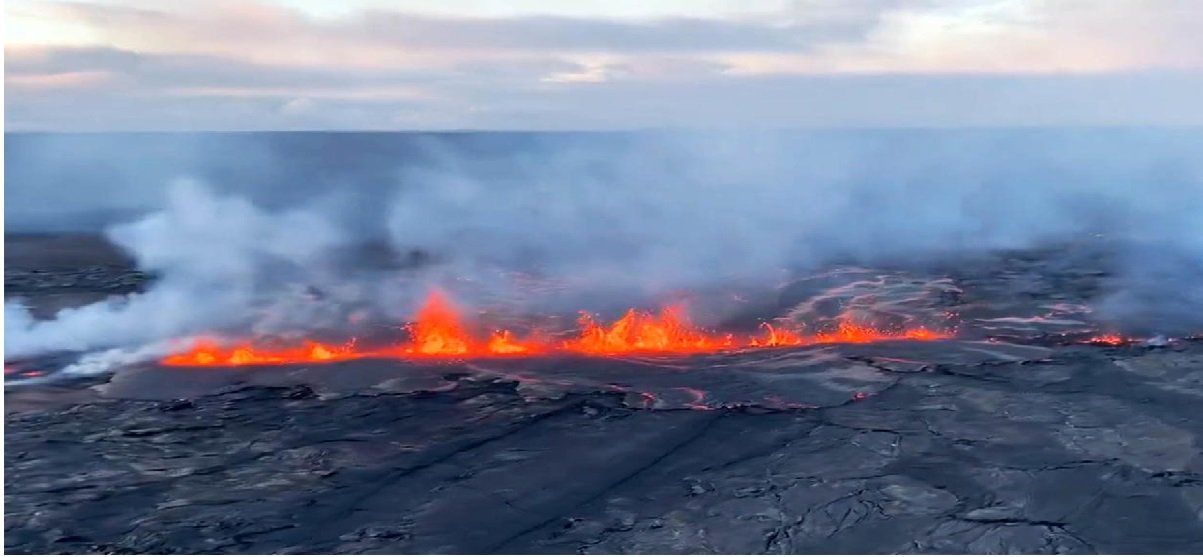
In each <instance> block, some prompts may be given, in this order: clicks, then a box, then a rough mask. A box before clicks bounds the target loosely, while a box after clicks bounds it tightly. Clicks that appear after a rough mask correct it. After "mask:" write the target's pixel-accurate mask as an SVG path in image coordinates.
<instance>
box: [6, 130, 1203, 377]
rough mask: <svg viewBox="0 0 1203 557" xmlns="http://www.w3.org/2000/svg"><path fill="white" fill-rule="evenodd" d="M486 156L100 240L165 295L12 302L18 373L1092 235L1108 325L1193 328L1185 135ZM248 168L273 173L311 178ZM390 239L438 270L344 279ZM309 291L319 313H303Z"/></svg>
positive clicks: (703, 141)
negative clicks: (356, 255) (81, 359)
mask: <svg viewBox="0 0 1203 557" xmlns="http://www.w3.org/2000/svg"><path fill="white" fill-rule="evenodd" d="M907 134H910V135H907ZM1108 134H1110V135H1108ZM1098 138H1102V139H1098ZM240 141H245V139H240ZM328 141H330V142H332V145H334V143H333V142H339V141H343V140H342V139H340V138H339V137H338V136H333V137H331V138H330V139H328ZM346 141H348V142H351V143H355V142H359V143H358V144H357V145H360V146H362V143H363V141H364V140H363V139H354V138H352V139H347V140H346ZM377 141H380V142H382V143H383V142H385V141H386V140H385V139H377ZM457 141H458V142H459V143H457ZM473 141H475V140H473V139H471V138H460V139H458V140H456V139H444V140H438V139H430V138H420V139H417V140H413V142H412V143H409V144H406V147H405V153H406V160H404V161H400V162H398V161H397V160H395V159H392V158H389V157H383V156H382V157H381V159H379V160H378V159H371V160H368V159H363V158H362V157H363V156H365V155H363V153H362V152H356V153H355V154H354V156H353V157H352V158H351V159H349V160H350V161H351V162H347V163H346V164H347V165H349V166H350V167H351V168H352V170H354V171H355V172H358V173H359V175H360V177H361V178H362V179H363V180H364V181H366V182H367V183H355V181H354V180H351V181H348V180H347V177H346V176H343V175H340V176H336V177H335V178H330V177H329V176H327V177H325V178H322V177H321V176H320V175H317V174H309V175H306V176H290V175H289V174H288V173H287V172H285V171H284V170H281V169H280V168H274V169H273V170H272V173H271V174H268V175H265V174H262V173H260V174H257V175H245V173H244V175H243V176H242V179H244V180H247V181H248V182H254V181H256V180H260V181H268V182H271V181H275V182H281V183H283V184H284V185H281V184H276V185H275V186H273V187H270V188H267V187H264V188H260V189H255V188H253V187H248V189H246V190H245V191H242V192H240V193H238V192H234V191H233V189H232V188H231V186H230V185H229V184H224V185H223V184H221V183H218V187H219V188H221V189H220V190H218V191H211V190H209V189H206V188H204V187H201V186H198V185H196V184H189V183H183V184H177V185H176V186H174V187H172V188H171V189H170V190H169V192H170V193H169V195H168V196H167V200H166V203H165V205H164V208H163V209H162V210H160V211H158V212H155V213H152V214H151V215H149V216H146V217H145V218H143V219H141V220H137V221H134V222H131V223H127V224H120V225H116V226H112V227H110V228H109V229H108V232H107V233H108V235H109V237H110V238H111V239H112V240H113V241H114V242H116V243H117V244H118V245H120V246H121V247H123V248H124V249H126V250H128V251H129V252H130V253H131V254H133V255H134V256H135V257H136V258H137V260H138V262H139V265H140V266H141V267H142V268H144V269H147V270H151V271H155V272H157V273H158V274H159V275H160V276H161V279H160V280H159V281H158V282H157V283H156V284H155V286H154V287H153V288H152V289H151V290H150V291H148V292H146V293H144V294H137V295H132V296H128V297H125V298H122V299H117V300H112V301H106V302H102V303H98V304H94V305H90V306H86V307H82V308H77V309H68V310H63V311H62V312H61V313H59V314H58V315H57V316H56V317H55V318H54V319H52V320H49V321H42V322H38V321H34V320H32V319H31V318H30V316H29V315H28V313H27V312H25V311H24V310H23V309H22V308H20V307H19V305H18V304H15V303H11V302H10V303H6V306H5V340H6V343H7V349H6V350H7V354H6V356H9V357H11V356H20V355H30V354H37V353H41V352H47V351H53V350H89V349H97V348H109V347H119V346H141V345H145V344H147V343H154V342H158V341H163V340H166V339H171V338H178V337H183V336H188V335H192V334H199V333H204V332H207V331H212V330H254V331H274V332H280V331H289V330H304V329H310V330H312V329H315V328H322V327H338V326H345V324H346V322H347V319H348V316H349V315H350V314H351V313H352V312H355V311H359V312H367V313H370V314H372V315H373V316H375V317H379V318H380V319H382V320H389V319H393V320H395V319H398V318H401V317H403V316H405V315H406V314H407V313H408V312H409V311H410V310H411V309H412V308H413V305H414V303H415V300H414V299H413V298H414V296H415V294H416V293H417V292H418V291H419V290H420V289H421V288H424V287H425V286H426V285H429V284H432V283H440V284H443V285H444V286H447V285H448V284H454V283H455V282H456V281H463V280H465V279H469V280H472V281H474V284H475V285H476V286H475V287H474V288H475V289H474V290H472V291H471V292H469V293H466V296H467V297H468V299H469V301H472V300H473V296H477V297H487V296H495V295H513V293H514V290H515V289H514V288H513V285H512V284H511V283H510V282H508V281H509V280H511V278H512V275H509V274H507V273H506V272H504V271H505V270H513V269H519V270H526V271H531V272H537V273H539V274H540V275H542V276H544V277H546V278H548V279H550V280H553V281H556V282H557V283H559V284H561V285H563V292H564V293H565V294H564V295H562V296H560V297H556V296H548V297H544V298H540V299H537V300H533V301H531V300H528V301H527V303H536V302H537V303H540V304H543V305H544V306H547V305H557V304H562V307H560V308H557V309H568V308H571V309H579V308H581V307H595V306H594V305H592V304H593V303H594V302H598V301H604V300H610V301H615V300H621V302H619V303H624V304H629V303H630V300H632V299H635V298H639V297H648V296H656V295H658V294H662V293H664V292H667V291H670V290H673V289H704V288H708V287H711V286H714V285H717V284H721V283H723V282H725V281H732V280H740V279H746V280H751V281H755V280H762V281H767V280H769V277H773V276H775V275H776V274H777V273H779V272H780V271H781V270H782V269H783V268H794V269H797V268H800V267H814V266H818V265H822V264H824V263H828V262H831V261H836V260H840V261H850V260H851V261H860V262H866V263H872V262H874V261H881V260H883V259H891V260H898V259H922V258H926V257H931V256H947V255H962V254H967V253H970V254H971V253H980V252H984V251H987V250H993V249H998V248H1023V247H1030V246H1038V245H1041V244H1044V243H1047V242H1050V241H1061V240H1066V239H1070V238H1072V237H1074V236H1075V235H1080V234H1087V233H1102V234H1106V235H1107V236H1108V237H1110V238H1115V239H1116V240H1118V241H1119V242H1120V245H1121V246H1122V248H1121V252H1120V262H1121V267H1120V268H1119V269H1118V270H1117V273H1118V274H1117V276H1116V277H1114V280H1113V283H1112V284H1111V289H1110V291H1109V293H1108V295H1107V297H1106V298H1105V299H1104V300H1102V301H1101V304H1100V306H1101V308H1102V310H1103V311H1104V313H1105V315H1106V316H1108V317H1110V318H1112V319H1115V320H1117V321H1118V322H1120V323H1125V324H1130V325H1131V326H1132V327H1140V328H1148V329H1156V330H1158V331H1159V332H1166V333H1180V332H1197V331H1198V330H1199V329H1200V328H1203V311H1201V310H1203V282H1200V281H1199V280H1198V279H1199V278H1200V273H1201V272H1203V170H1201V166H1200V162H1199V161H1203V156H1201V155H1203V141H1200V137H1199V134H1198V133H1195V132H1182V133H1178V132H1166V131H1160V132H1154V131H1147V132H1146V131H1122V132H1118V131H1099V132H1087V131H1083V132H1072V133H1071V132H1052V131H1043V132H1035V131H1033V132H1018V131H996V132H872V133H870V132H855V133H854V132H846V133H827V134H797V133H744V134H736V133H722V134H719V133H714V134H701V133H693V134H635V135H619V136H600V137H590V136H571V135H569V136H557V135H550V136H543V138H542V139H536V140H528V141H530V143H528V144H522V145H518V146H516V147H505V148H503V147H499V146H497V145H495V144H487V142H486V144H479V143H473ZM332 148H333V147H332ZM273 156H275V157H278V158H275V159H273V158H272V157H273ZM354 157H361V158H354ZM254 158H255V160H258V161H263V160H269V161H272V163H273V164H276V165H278V166H281V167H287V165H289V164H293V163H294V162H296V161H299V160H302V159H300V158H298V157H296V155H295V154H291V155H287V154H286V155H281V154H279V153H276V154H275V155H272V156H267V155H263V154H262V153H259V154H256V155H254ZM385 159H387V160H385ZM328 164H329V165H332V166H337V165H339V164H340V163H339V162H337V161H335V162H329V163H328ZM385 168H387V169H388V171H385V170H383V169H385ZM198 174H200V175H205V173H204V172H200V173H198ZM208 174H210V175H209V176H208V178H209V179H210V180H213V179H214V177H213V176H212V173H211V172H210V173H208ZM233 174H236V175H237V174H238V173H237V172H234V173H233ZM265 176H266V177H265ZM294 184H295V186H294ZM249 185H253V184H248V186H249ZM10 187H11V186H10ZM143 189H145V188H143ZM252 200H253V203H252ZM380 234H384V235H386V236H387V238H388V240H389V242H390V243H391V245H392V246H393V247H394V248H395V249H396V250H397V251H399V252H401V253H409V252H422V253H429V254H433V255H434V256H435V260H436V261H437V264H434V265H432V266H430V267H428V268H426V269H425V270H423V271H421V272H419V273H410V274H405V275H404V276H401V275H398V274H395V273H385V274H375V275H371V274H364V275H361V274H355V273H353V272H352V271H351V270H349V269H348V267H346V260H345V258H344V257H342V256H344V255H345V252H346V250H347V249H348V247H349V246H351V245H353V244H355V243H357V242H359V241H362V240H365V239H367V238H369V237H374V236H377V235H380ZM314 288H316V289H317V291H318V292H321V296H318V297H316V298H317V299H314V297H312V296H309V297H307V296H306V295H305V292H310V291H312V290H313V289H314Z"/></svg>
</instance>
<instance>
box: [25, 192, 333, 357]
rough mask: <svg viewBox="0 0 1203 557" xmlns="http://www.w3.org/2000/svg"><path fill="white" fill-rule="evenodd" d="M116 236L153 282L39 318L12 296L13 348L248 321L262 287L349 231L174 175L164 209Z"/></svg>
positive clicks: (282, 280)
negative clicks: (125, 293)
mask: <svg viewBox="0 0 1203 557" xmlns="http://www.w3.org/2000/svg"><path fill="white" fill-rule="evenodd" d="M108 236H109V238H110V240H111V241H113V242H114V243H115V244H117V245H118V246H120V247H122V248H123V249H125V250H127V251H128V252H129V253H130V254H132V255H133V256H134V257H135V259H136V260H137V262H138V266H139V267H140V268H142V269H143V270H146V271H151V272H154V273H157V274H158V275H160V277H161V279H160V280H159V281H158V282H157V283H156V284H155V285H154V286H153V287H152V288H151V289H150V290H148V291H147V292H144V293H137V294H131V295H128V296H120V297H113V298H110V299H108V300H104V301H101V302H97V303H94V304H91V305H86V306H83V307H78V308H67V309H63V310H61V311H59V312H58V314H57V315H55V316H54V318H53V319H50V320H46V321H35V320H33V319H32V318H31V317H30V316H29V314H28V312H27V311H26V310H25V309H24V308H23V307H22V306H21V305H20V304H19V303H18V302H6V303H5V308H4V314H5V315H4V317H5V327H4V336H5V357H19V356H27V355H32V354H38V353H42V352H50V351H58V350H90V349H95V348H106V347H112V346H127V345H138V344H143V343H148V342H154V341H161V340H164V339H170V338H173V337H180V336H186V335H192V334H197V333H202V332H206V331H208V330H214V329H222V328H228V327H238V326H246V325H247V324H248V323H249V322H250V321H251V320H252V319H253V318H254V313H253V309H254V308H257V307H259V306H260V305H261V303H262V300H261V299H260V298H261V297H264V296H271V295H273V294H275V293H276V292H277V290H278V287H279V286H280V285H283V284H287V283H288V281H289V280H290V279H296V278H299V277H305V276H309V275H311V274H312V273H313V270H314V269H315V268H317V267H316V266H317V264H318V263H319V262H320V260H321V259H322V258H323V257H324V256H326V255H327V254H328V253H329V252H330V250H332V249H333V248H335V247H336V246H338V245H341V244H342V243H343V242H344V241H345V238H344V237H343V236H342V235H341V234H340V233H339V231H338V230H336V229H335V228H333V227H332V226H331V225H330V224H329V223H327V222H326V220H324V219H323V218H321V217H319V216H315V215H313V214H311V213H307V212H303V211H288V212H282V213H278V214H272V213H267V212H264V211H262V210H260V209H258V208H256V207H255V206H253V205H252V204H250V203H249V202H247V201H246V200H244V199H239V198H234V197H221V196H215V195H213V194H212V193H211V192H209V191H208V190H207V189H205V188H204V187H202V186H200V185H198V184H194V183H190V182H178V183H176V184H173V185H172V187H171V188H170V191H169V195H168V196H167V203H166V206H165V207H164V208H163V210H162V211H159V212H156V213H153V214H151V215H149V216H147V217H146V218H144V219H141V220H138V221H135V222H132V223H129V224H124V225H119V226H115V227H113V228H112V229H110V230H109V232H108Z"/></svg>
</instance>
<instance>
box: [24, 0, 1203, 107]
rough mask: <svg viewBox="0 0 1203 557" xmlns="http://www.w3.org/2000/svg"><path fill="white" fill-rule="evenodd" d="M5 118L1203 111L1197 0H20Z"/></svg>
mask: <svg viewBox="0 0 1203 557" xmlns="http://www.w3.org/2000/svg"><path fill="white" fill-rule="evenodd" d="M4 11H5V34H4V41H5V75H4V87H5V124H6V129H7V130H10V131H11V130H41V131H125V130H181V131H183V130H313V129H322V130H327V129H334V130H460V129H473V130H474V129H501V130H608V129H646V128H682V127H685V128H689V127H700V128H781V127H915V126H922V127H928V126H930V127H964V126H973V127H979V126H984V127H991V126H1067V125H1068V126H1079V125H1080V126H1111V125H1125V126H1128V125H1134V126H1162V125H1203V103H1200V102H1198V101H1197V99H1196V97H1197V96H1198V92H1199V91H1203V38H1200V32H1199V29H1203V1H1196V0H759V1H758V0H746V1H734V0H732V1H703V0H696V1H687V0H659V1H657V0H645V1H638V0H613V1H603V0H578V1H555V0H511V1H501V0H458V1H455V2H449V1H443V0H409V1H405V0H393V1H384V0H344V1H341V2H330V1H327V0H176V1H171V2H162V1H151V0H142V1H134V0H77V1H71V2H59V1H45V0H8V1H7V2H5V3H4Z"/></svg>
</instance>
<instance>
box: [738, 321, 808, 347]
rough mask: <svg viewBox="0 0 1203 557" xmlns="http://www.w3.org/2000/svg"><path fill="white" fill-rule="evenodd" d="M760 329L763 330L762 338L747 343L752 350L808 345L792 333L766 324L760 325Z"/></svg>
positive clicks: (800, 337)
mask: <svg viewBox="0 0 1203 557" xmlns="http://www.w3.org/2000/svg"><path fill="white" fill-rule="evenodd" d="M760 328H761V329H764V338H755V337H753V338H752V339H751V340H749V341H748V346H751V347H754V348H761V347H763V348H771V347H774V346H801V345H803V344H810V343H808V342H807V340H806V339H805V338H803V337H802V336H801V335H799V334H798V333H795V332H793V331H786V330H782V329H778V328H776V327H774V326H772V325H770V324H768V323H762V324H761V325H760Z"/></svg>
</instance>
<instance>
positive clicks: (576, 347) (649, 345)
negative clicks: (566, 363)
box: [561, 306, 735, 354]
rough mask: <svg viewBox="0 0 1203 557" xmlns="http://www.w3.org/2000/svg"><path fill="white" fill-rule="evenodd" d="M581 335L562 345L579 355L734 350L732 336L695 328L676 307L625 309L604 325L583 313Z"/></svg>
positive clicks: (580, 322)
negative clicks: (613, 320) (619, 315)
mask: <svg viewBox="0 0 1203 557" xmlns="http://www.w3.org/2000/svg"><path fill="white" fill-rule="evenodd" d="M578 323H579V324H580V327H581V332H580V335H579V336H578V337H577V338H575V339H573V340H569V341H566V342H564V343H563V345H562V346H561V347H562V348H563V349H564V350H566V351H569V352H579V353H582V354H622V353H630V352H713V351H717V350H723V349H728V348H734V347H735V340H734V338H733V337H732V336H731V335H726V336H715V335H710V334H707V333H705V332H703V331H702V330H700V329H698V328H696V327H694V326H693V325H692V324H690V323H689V320H688V319H686V318H685V317H684V311H683V310H682V309H681V308H680V307H678V306H669V307H667V308H664V309H662V310H660V313H659V314H655V315H653V314H651V313H648V312H645V311H636V310H634V309H631V310H627V312H626V313H625V314H623V316H622V317H621V318H619V319H618V320H617V321H615V322H614V323H612V324H610V325H608V326H606V325H599V324H598V323H597V321H596V320H594V318H593V316H591V315H589V314H587V313H583V314H581V318H580V320H579V321H578Z"/></svg>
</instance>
